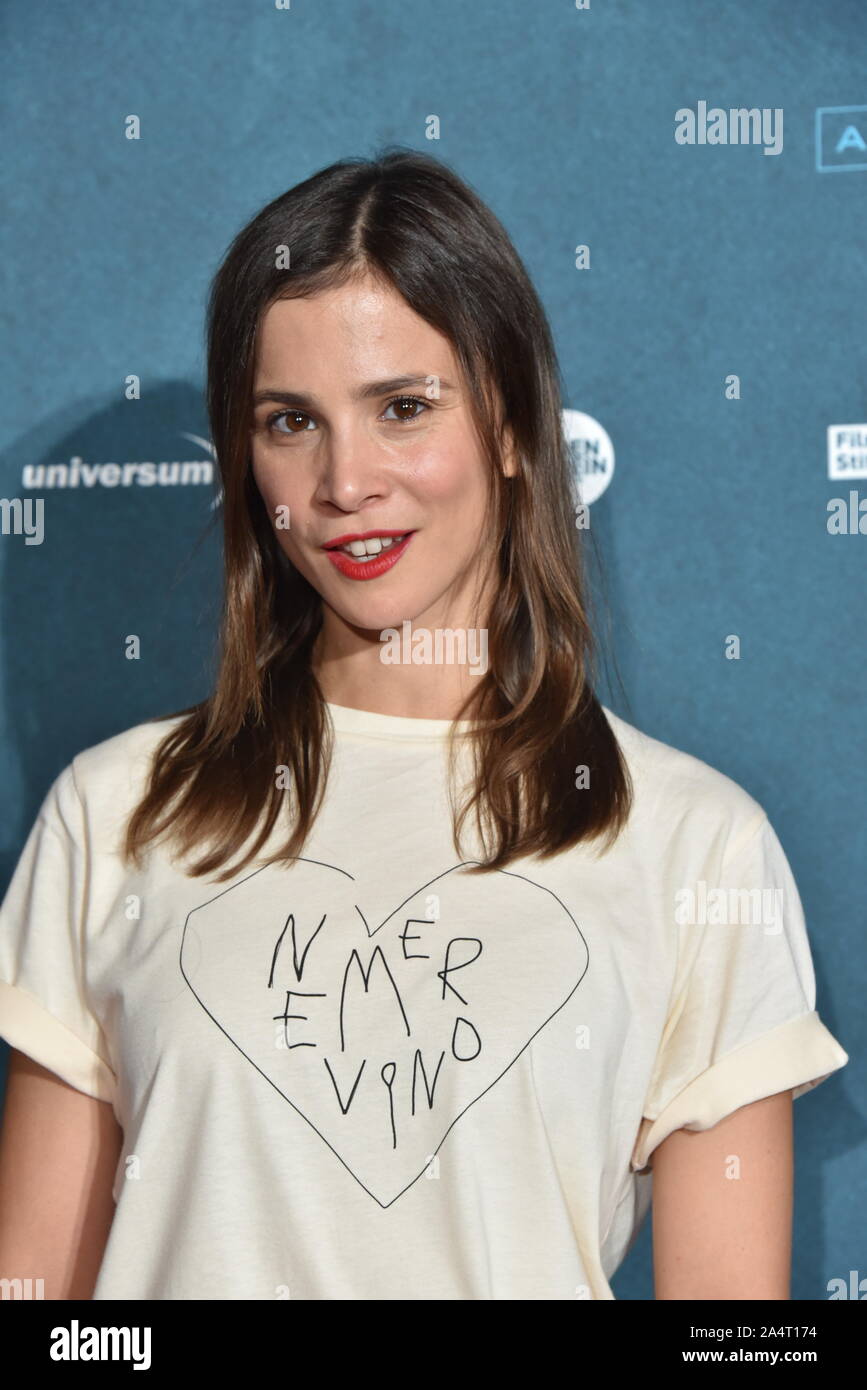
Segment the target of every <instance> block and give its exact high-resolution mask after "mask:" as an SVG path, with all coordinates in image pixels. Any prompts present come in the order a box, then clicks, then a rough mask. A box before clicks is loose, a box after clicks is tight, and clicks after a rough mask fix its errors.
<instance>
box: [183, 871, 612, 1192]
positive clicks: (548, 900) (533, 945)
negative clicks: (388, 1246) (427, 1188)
mask: <svg viewBox="0 0 867 1390" xmlns="http://www.w3.org/2000/svg"><path fill="white" fill-rule="evenodd" d="M470 867H472V861H467V862H466V863H462V864H457V865H455V867H454V868H451V869H448V870H447V871H446V872H445V873H442V874H439V875H438V876H437V877H436V878H434V879H431V880H430V881H429V882H428V883H425V884H424V885H423V886H422V887H420V888H418V889H416V890H415V891H414V892H413V893H412V894H411V895H410V896H409V897H408V898H405V899H404V901H403V902H401V903H400V904H399V906H398V907H396V908H394V910H393V911H392V912H390V913H389V915H388V916H387V917H386V918H385V919H384V920H383V921H382V922H380V924H379V925H378V926H373V925H371V924H370V923H369V922H368V921H367V919H366V917H365V914H364V911H363V905H362V904H359V903H358V901H357V898H358V889H357V884H356V882H355V880H354V878H353V877H352V875H351V874H349V873H347V872H346V871H345V870H344V869H339V868H336V867H334V866H332V865H329V864H323V863H319V862H317V861H315V860H310V859H297V860H296V861H295V862H294V863H293V864H292V865H291V867H290V868H288V869H287V868H286V866H285V864H284V865H279V864H269V865H265V866H264V867H263V868H261V869H257V870H255V872H254V873H252V874H250V875H248V876H247V877H246V878H244V879H242V880H241V881H240V882H239V883H237V884H234V885H232V886H230V887H229V888H225V889H223V891H222V892H220V893H218V894H217V895H216V896H215V897H214V898H211V899H210V900H209V901H208V902H206V903H203V904H202V905H201V906H200V907H196V908H194V909H193V911H192V912H191V913H190V914H189V916H188V917H187V920H186V922H185V923H184V932H183V938H182V941H181V951H180V967H181V972H182V974H183V976H184V979H185V980H186V982H187V984H188V985H189V987H190V989H191V990H192V992H193V994H194V995H195V997H196V998H197V999H198V1001H199V1003H200V1004H201V1006H202V1008H203V1009H204V1010H205V1012H206V1013H207V1014H208V1015H209V1016H210V1017H211V1019H212V1020H213V1021H214V1023H215V1024H216V1025H217V1027H218V1028H219V1029H220V1030H221V1031H222V1032H223V1033H224V1034H225V1036H226V1037H227V1038H228V1039H229V1040H230V1041H231V1042H232V1043H233V1044H234V1045H235V1047H236V1048H238V1050H239V1051H240V1052H241V1053H242V1054H243V1056H244V1057H246V1059H247V1061H248V1062H250V1063H251V1064H252V1065H253V1066H254V1067H255V1068H256V1070H257V1071H259V1072H260V1073H261V1075H262V1076H263V1077H264V1078H265V1079H266V1080H267V1081H269V1082H270V1083H271V1085H272V1086H273V1087H274V1089H275V1090H276V1091H277V1092H279V1094H280V1095H281V1096H282V1097H283V1098H284V1100H286V1101H288V1103H289V1104H290V1105H291V1106H292V1107H293V1109H294V1110H295V1111H297V1113H298V1114H299V1115H300V1116H301V1117H302V1118H303V1119H304V1120H306V1121H307V1123H308V1124H309V1125H311V1126H312V1127H313V1129H314V1130H315V1131H316V1132H317V1134H318V1135H319V1136H320V1138H321V1139H322V1140H323V1141H324V1142H325V1143H326V1144H327V1145H328V1147H329V1148H330V1149H331V1150H332V1152H333V1153H334V1155H335V1156H336V1157H337V1158H338V1159H339V1160H340V1161H341V1163H343V1165H344V1167H345V1168H346V1169H347V1170H348V1171H349V1172H350V1173H351V1174H352V1176H353V1177H354V1178H355V1179H356V1181H357V1182H359V1183H360V1184H361V1186H362V1187H363V1188H364V1189H365V1191H366V1192H367V1193H369V1195H370V1196H371V1197H373V1198H374V1200H375V1201H377V1202H378V1203H379V1204H380V1205H381V1206H382V1207H388V1206H390V1205H391V1203H392V1202H394V1201H395V1200H396V1199H397V1198H398V1197H400V1196H401V1195H402V1194H403V1193H404V1192H406V1190H407V1189H408V1188H409V1187H411V1186H412V1184H413V1183H414V1182H416V1181H417V1180H418V1178H420V1177H421V1175H422V1174H423V1173H424V1172H425V1170H426V1169H427V1168H428V1165H429V1164H430V1162H431V1159H432V1158H433V1156H434V1155H435V1154H436V1153H438V1151H439V1150H440V1148H441V1147H442V1145H443V1142H444V1140H445V1138H446V1136H447V1135H448V1134H449V1132H450V1131H451V1129H452V1128H453V1126H454V1125H455V1124H456V1123H457V1121H458V1120H459V1119H460V1118H461V1116H462V1115H465V1114H466V1112H467V1110H469V1108H470V1107H471V1106H473V1105H475V1104H476V1103H477V1102H479V1101H481V1100H482V1097H483V1096H484V1095H485V1094H486V1092H488V1091H490V1089H491V1087H492V1086H494V1085H495V1084H496V1083H497V1082H498V1081H499V1080H501V1078H502V1077H503V1076H504V1075H505V1074H506V1072H507V1071H508V1070H509V1068H510V1067H511V1066H512V1065H513V1064H514V1062H515V1061H516V1060H517V1058H518V1057H519V1056H520V1055H521V1053H522V1052H523V1051H524V1050H525V1048H527V1047H528V1046H529V1044H530V1043H531V1042H532V1040H533V1039H534V1038H535V1037H536V1035H537V1034H538V1033H539V1032H540V1031H541V1030H542V1029H543V1028H544V1027H545V1025H546V1024H547V1023H549V1022H550V1020H551V1019H552V1018H553V1017H554V1015H555V1014H556V1013H558V1012H559V1010H560V1009H562V1008H563V1005H564V1004H565V1003H566V1002H567V1000H568V999H569V998H570V997H571V996H572V995H573V994H574V993H575V990H576V989H577V988H578V986H579V984H580V983H581V980H582V979H583V976H584V974H585V971H586V970H587V965H588V961H589V956H588V951H587V944H586V942H585V940H584V937H583V936H582V934H581V931H580V929H579V927H578V924H577V923H576V922H575V920H574V918H573V917H572V916H571V914H570V913H569V912H568V910H567V909H566V908H565V907H564V905H563V903H562V902H561V901H560V899H559V898H558V897H557V896H556V895H555V894H554V893H552V892H551V891H550V889H548V888H543V887H541V886H540V885H539V884H537V883H533V882H532V881H531V880H530V879H528V878H525V877H524V876H523V875H521V874H515V873H511V872H509V871H507V870H495V871H488V872H486V873H483V874H480V875H474V874H471V873H468V872H467V870H468V869H469V868H470ZM564 1061H565V1059H564Z"/></svg>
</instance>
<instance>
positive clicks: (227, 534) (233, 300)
mask: <svg viewBox="0 0 867 1390" xmlns="http://www.w3.org/2000/svg"><path fill="white" fill-rule="evenodd" d="M286 248H289V252H290V267H289V268H283V263H284V260H285V249H286ZM360 274H369V275H373V276H375V277H377V278H379V279H380V280H381V281H382V282H384V283H386V284H389V285H391V286H393V287H394V289H396V290H397V292H398V293H399V294H400V295H402V296H403V299H404V300H405V301H406V303H407V304H408V305H409V306H410V307H411V308H412V309H413V310H414V311H415V313H417V314H418V315H419V316H420V317H421V318H423V319H424V320H426V321H427V322H428V323H429V324H431V325H433V327H434V328H436V329H437V330H438V331H439V332H440V333H442V334H443V335H444V336H445V337H446V338H447V339H448V340H449V342H450V343H451V345H452V348H453V350H454V352H455V355H456V357H457V359H458V361H459V365H460V368H461V370H462V372H463V375H464V381H465V385H466V388H467V394H468V398H469V401H470V403H471V409H472V411H473V418H474V420H475V423H476V427H477V429H478V433H479V439H480V441H481V445H482V447H483V449H484V453H485V456H486V459H487V462H488V465H489V467H490V473H491V489H492V494H491V495H492V497H493V499H494V506H493V512H494V515H493V517H492V519H491V520H492V525H493V527H494V532H493V537H494V539H493V543H492V554H493V557H494V563H495V565H496V567H497V574H496V583H495V585H494V593H495V597H494V599H493V602H492V607H491V611H490V613H489V615H488V617H487V629H488V669H487V672H486V673H485V674H484V675H481V676H478V677H476V678H475V680H474V688H473V690H472V692H471V694H470V695H469V696H468V698H467V700H466V701H465V703H464V705H463V706H462V707H461V710H460V711H459V713H458V718H460V719H462V720H468V721H471V727H470V732H469V734H468V735H467V737H466V738H462V739H461V740H460V742H461V744H462V745H463V746H467V739H468V740H469V748H470V751H471V754H472V762H471V767H472V776H471V777H470V778H469V779H468V780H467V783H466V787H465V794H464V795H463V799H462V802H461V801H460V798H458V797H457V796H456V793H455V788H454V786H453V784H452V783H451V782H450V789H451V790H450V794H451V796H452V802H451V804H452V810H453V837H454V844H455V848H456V850H457V852H458V854H459V855H461V852H462V851H461V847H460V835H461V831H462V828H463V826H464V823H465V821H466V818H467V817H468V816H469V815H473V816H474V819H475V824H476V826H477V828H478V831H479V835H480V837H481V843H482V844H483V846H484V856H483V857H482V858H481V859H480V860H479V861H478V862H479V868H478V869H477V870H475V871H476V872H484V871H485V870H489V869H499V868H502V867H503V866H505V865H506V864H508V863H510V862H512V861H513V860H514V859H516V858H518V857H521V856H527V855H539V856H540V857H543V858H544V857H548V856H550V855H553V854H556V853H558V852H559V851H561V850H564V849H567V848H569V847H570V846H573V845H577V844H578V843H579V842H581V841H590V840H596V839H599V838H600V837H604V841H605V844H604V847H605V849H607V848H608V847H610V845H611V843H613V841H614V839H616V837H617V835H618V834H619V832H620V830H621V829H622V828H623V826H624V825H625V823H626V820H627V818H628V814H629V809H630V806H631V802H632V786H631V783H630V778H629V772H628V767H627V764H626V761H625V759H624V757H623V755H622V752H621V750H620V747H619V745H618V742H617V739H616V738H615V736H614V733H613V731H612V728H611V726H610V724H609V722H608V720H607V718H606V716H605V712H604V710H603V708H602V705H601V704H600V702H599V700H598V699H597V697H596V695H595V694H594V690H593V684H594V682H595V649H594V641H593V635H592V632H591V625H590V621H589V617H588V598H587V593H586V591H587V588H588V586H587V582H586V575H585V556H584V553H583V549H584V547H583V544H582V541H581V536H582V530H581V529H580V528H579V526H578V525H577V524H576V515H577V509H578V507H579V505H580V497H579V496H578V493H577V490H576V485H575V480H574V470H573V468H572V465H571V461H570V457H569V450H568V445H567V443H566V440H565V437H564V434H563V428H562V416H561V409H562V406H561V400H562V391H561V382H560V376H559V367H558V363H557V359H556V354H555V352H554V347H553V343H552V339H551V333H550V329H549V326H548V323H547V320H546V317H545V313H544V310H543V308H542V306H541V303H540V301H539V299H538V297H537V295H536V292H535V290H534V288H533V286H532V284H531V282H530V279H529V276H528V274H527V272H526V270H525V268H524V266H523V264H522V262H521V260H520V259H519V257H518V255H517V252H516V251H515V249H514V247H513V245H512V243H511V241H510V239H509V237H508V235H507V233H506V231H505V229H504V228H503V226H502V225H501V224H500V222H499V221H498V220H497V218H496V217H495V216H494V215H493V213H492V212H491V211H490V209H489V208H487V207H486V206H485V204H484V203H483V202H482V200H481V199H480V198H479V197H478V195H477V194H476V193H475V192H474V191H473V190H472V189H471V188H470V187H469V186H468V185H467V184H466V183H464V182H463V181H462V180H461V179H460V178H459V177H458V176H457V175H456V174H455V173H454V172H453V171H452V170H451V169H449V168H448V167H447V166H446V165H444V164H442V163H441V162H440V161H439V160H437V159H435V158H433V157H431V156H429V155H426V154H421V153H417V152H415V151H412V150H406V149H402V148H399V147H398V148H395V147H389V148H387V149H386V150H385V151H384V152H382V153H380V155H379V157H377V158H374V159H370V160H368V159H361V158H350V159H344V160H341V161H339V162H338V163H336V164H332V165H330V166H329V167H328V168H326V169H322V170H320V171H319V172H318V173H316V174H314V175H313V176H312V177H310V178H308V179H306V180H305V181H304V182H302V183H300V184H298V185H297V186H296V187H294V188H291V189H290V190H289V191H288V192H287V193H284V194H282V195H281V196H280V197H278V198H275V199H274V201H273V202H271V203H269V204H268V205H267V206H266V207H264V208H263V209H262V210H261V211H260V212H259V213H258V214H257V215H256V216H255V217H254V218H253V220H252V221H251V222H249V224H248V225H247V226H245V227H244V228H243V229H242V231H241V232H239V233H238V235H237V236H236V237H235V239H234V241H233V242H232V244H231V246H230V247H229V250H228V252H227V253H226V255H225V257H224V259H223V261H222V263H221V265H220V267H219V269H218V271H217V273H216V275H215V277H214V280H213V282H212V285H211V290H210V295H209V301H208V312H207V402H208V414H209V419H210V427H211V437H212V441H213V445H214V449H215V453H216V458H217V461H218V466H219V473H220V479H221V483H222V515H223V528H224V538H223V539H224V545H223V550H224V564H225V575H224V595H223V611H222V621H221V630H220V651H219V665H218V673H217V677H216V681H215V684H214V689H213V691H212V693H211V694H210V695H209V697H208V698H207V699H205V700H203V701H201V702H200V703H199V704H197V705H193V706H191V707H189V708H187V709H184V710H180V711H178V712H177V713H176V714H175V715H173V716H158V718H167V717H168V718H172V719H174V720H177V721H178V722H176V723H174V724H173V726H172V728H171V729H170V730H169V731H168V733H167V734H166V735H165V737H164V738H163V739H162V740H161V741H160V743H159V745H158V746H157V748H156V750H155V754H154V757H153V761H152V764H151V769H150V775H149V781H148V784H147V787H146V789H145V792H144V795H143V798H142V800H141V801H140V803H139V804H138V806H137V807H136V808H135V810H134V811H133V813H132V815H131V817H130V819H129V821H128V824H127V829H126V841H125V851H126V855H127V858H128V859H131V860H132V861H133V862H134V863H136V864H140V863H141V859H142V856H143V852H144V850H145V847H146V846H147V845H148V844H149V843H150V842H151V841H153V840H155V839H157V838H158V837H159V836H162V835H164V834H168V835H169V836H170V838H171V839H172V841H173V843H174V844H175V846H176V847H177V848H178V849H179V850H180V852H181V854H182V855H189V854H190V852H192V851H196V850H202V851H203V852H202V853H201V854H200V857H199V858H198V859H197V860H196V861H195V862H193V863H192V864H191V865H189V867H188V869H187V872H189V873H191V874H194V875H209V876H215V877H216V878H217V879H218V881H223V880H225V879H227V878H229V877H231V876H232V875H234V874H237V873H238V872H240V871H241V870H242V869H243V868H244V867H245V866H246V865H247V864H249V863H250V861H251V860H252V859H253V858H255V857H256V856H257V855H258V854H259V851H260V850H261V848H262V846H263V845H264V844H265V842H266V840H268V838H269V837H270V836H271V834H272V832H273V831H274V829H275V826H278V825H280V826H281V827H282V826H283V825H285V830H286V835H285V838H284V839H283V840H282V841H281V842H280V844H279V846H278V848H277V850H276V851H275V852H273V853H271V854H269V855H268V856H267V858H266V861H265V862H267V863H271V862H274V861H275V860H286V861H289V860H291V859H293V858H296V857H297V856H298V855H299V853H300V851H301V849H302V847H303V845H304V843H305V841H306V839H307V836H308V834H309V832H310V830H311V827H312V825H313V822H314V820H315V818H316V816H317V814H318V811H319V809H320V807H321V803H322V797H323V793H324V790H325V784H326V779H327V776H328V770H329V766H330V762H331V756H332V751H333V737H334V730H333V726H332V723H331V719H330V716H329V713H328V707H327V703H326V701H325V699H324V697H323V694H322V691H321V688H320V686H319V683H318V681H317V679H316V676H315V674H314V670H313V662H312V656H313V646H314V643H315V641H316V637H317V634H318V633H319V630H320V625H321V608H322V601H321V598H320V596H319V594H318V593H317V591H316V590H315V589H314V588H313V587H312V586H311V585H310V584H309V583H308V581H307V580H306V579H305V578H304V577H303V576H302V575H301V574H300V573H299V572H298V571H297V570H296V569H295V567H294V566H293V565H292V563H291V561H290V560H289V559H288V557H287V555H286V554H285V552H284V551H283V550H282V548H281V546H280V545H279V543H278V541H277V538H276V536H275V533H274V528H273V525H272V523H271V521H270V519H269V516H268V513H267V510H266V508H265V505H264V503H263V500H262V497H261V495H260V493H259V490H258V488H257V486H256V484H255V481H254V478H253V473H252V468H251V452H250V438H251V429H252V419H253V414H252V392H253V375H254V366H255V347H256V335H257V330H258V327H259V324H260V322H261V319H262V316H263V314H264V313H265V311H266V310H267V309H268V307H269V306H270V305H271V304H272V303H274V302H275V301H276V300H279V299H283V298H296V297H300V296H309V295H314V294H316V293H318V292H319V291H321V290H324V289H330V288H333V287H336V286H340V285H342V284H345V283H346V282H347V281H348V280H349V279H350V278H351V277H353V276H356V275H360ZM504 422H505V424H506V425H508V427H509V429H510V431H511V434H512V438H513V440H514V442H515V445H516V449H517V454H518V457H519V459H520V465H519V470H518V473H517V476H512V477H504V475H503V470H502V464H501V459H502V453H501V445H502V438H503V435H502V427H503V423H504ZM456 743H457V740H455V739H454V738H452V739H450V740H449V744H448V746H449V751H450V764H449V765H450V769H451V772H453V770H454V766H455V763H454V754H455V748H456ZM579 766H582V767H586V768H587V769H588V771H589V777H588V779H587V784H586V785H584V786H582V787H581V788H580V789H579V787H578V785H577V782H576V775H575V774H576V770H577V768H578V767H579ZM278 774H279V775H278ZM281 818H282V819H281ZM238 856H240V857H238ZM475 857H476V858H477V859H478V855H476V856H475ZM233 859H234V862H230V861H232V860H233ZM217 871H220V872H219V873H218V872H217Z"/></svg>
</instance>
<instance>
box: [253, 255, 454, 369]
mask: <svg viewBox="0 0 867 1390" xmlns="http://www.w3.org/2000/svg"><path fill="white" fill-rule="evenodd" d="M409 359H412V365H413V370H416V369H418V368H419V367H421V368H422V369H423V370H424V371H426V372H429V373H434V374H440V375H443V376H447V375H448V374H449V373H450V372H451V371H454V361H455V359H454V355H453V352H452V348H451V344H450V343H449V341H448V339H447V338H445V337H444V336H443V334H441V333H440V332H439V331H438V330H437V329H436V328H434V327H433V326H432V325H431V324H429V323H427V322H426V321H425V320H424V319H423V318H421V317H420V316H419V315H418V314H417V313H416V312H415V310H414V309H411V308H410V306H409V305H408V304H407V302H406V300H405V299H404V298H403V296H402V295H400V294H399V293H398V292H397V290H395V289H394V287H393V286H391V285H384V284H382V283H381V282H379V281H375V280H373V279H370V278H364V279H362V280H351V281H349V282H347V283H346V284H345V285H341V286H337V287H335V288H332V289H329V290H323V291H321V292H320V293H318V294H314V295H310V296H308V297H305V298H302V299H279V300H277V301H275V303H273V304H271V305H270V306H269V307H268V309H267V310H266V311H265V313H264V315H263V317H262V321H261V323H260V326H259V332H258V335H257V344H256V374H257V377H262V376H266V375H267V376H268V377H269V379H271V377H272V376H274V375H275V374H285V373H286V372H291V373H293V376H297V375H298V374H299V373H302V374H303V376H304V378H305V380H306V381H307V382H308V383H309V382H310V380H311V379H312V377H313V376H314V375H315V376H319V377H336V376H338V375H339V376H341V377H342V378H343V379H344V380H346V379H348V378H350V377H356V378H361V377H365V378H367V377H370V376H371V375H373V374H378V375H383V376H386V375H398V374H399V373H400V372H401V371H402V370H404V368H405V367H406V365H407V362H408V361H409ZM291 384H292V385H297V386H299V387H300V386H301V385H302V384H303V383H302V382H301V381H300V380H298V381H295V380H293V382H292V383H291Z"/></svg>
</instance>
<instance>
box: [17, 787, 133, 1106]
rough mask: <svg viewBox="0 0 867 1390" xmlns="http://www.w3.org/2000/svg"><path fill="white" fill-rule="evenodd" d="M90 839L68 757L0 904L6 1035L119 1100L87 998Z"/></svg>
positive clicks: (45, 1062) (97, 1092) (90, 1088)
mask: <svg viewBox="0 0 867 1390" xmlns="http://www.w3.org/2000/svg"><path fill="white" fill-rule="evenodd" d="M86 850H87V837H86V831H85V822H84V814H83V808H82V805H81V801H80V799H79V797H78V793H77V790H76V787H75V782H74V777H73V773H72V767H71V764H70V766H69V767H67V768H66V769H64V771H63V772H61V773H60V775H59V776H58V777H57V779H56V780H55V782H54V783H53V784H52V786H51V788H50V789H49V791H48V793H47V795H46V797H45V799H44V801H43V803H42V806H41V808H40V810H39V813H38V815H37V817H36V820H35V822H34V824H33V827H32V829H31V830H30V833H29V835H28V837H27V840H26V842H25V844H24V848H23V850H22V851H21V855H20V857H19V859H18V862H17V864H16V866H15V870H14V872H13V875H12V879H11V881H10V883H9V887H8V889H7V891H6V896H5V898H4V899H3V903H2V906H0V1037H3V1038H4V1039H5V1040H6V1042H7V1043H9V1045H10V1047H14V1048H17V1049H18V1050H19V1051H20V1052H24V1053H26V1054H27V1056H28V1057H32V1058H33V1060H34V1061H36V1062H39V1063H40V1064H41V1065H42V1066H44V1067H47V1068H48V1070H49V1071H52V1072H54V1073H55V1074H56V1075H57V1076H59V1077H60V1078H61V1079H62V1080H63V1081H66V1082H68V1084H69V1085H70V1086H74V1087H75V1089H76V1090H78V1091H83V1092H85V1094H87V1095H89V1096H94V1097H96V1098H97V1099H99V1100H106V1101H112V1102H113V1101H114V1098H115V1094H116V1090H115V1088H116V1077H115V1074H114V1071H113V1070H112V1067H111V1064H110V1059H109V1052H108V1048H107V1045H106V1041H105V1037H104V1034H103V1032H102V1029H101V1027H100V1024H99V1022H98V1020H97V1019H96V1018H95V1017H94V1015H93V1013H92V1012H91V1009H90V1006H89V1003H88V991H87V984H86V950H85V941H86V933H85V903H86V895H87V854H86Z"/></svg>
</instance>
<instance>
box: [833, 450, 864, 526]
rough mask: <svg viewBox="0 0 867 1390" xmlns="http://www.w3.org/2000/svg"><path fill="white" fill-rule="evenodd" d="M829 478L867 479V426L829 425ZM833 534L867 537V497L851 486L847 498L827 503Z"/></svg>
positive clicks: (846, 480)
mask: <svg viewBox="0 0 867 1390" xmlns="http://www.w3.org/2000/svg"><path fill="white" fill-rule="evenodd" d="M828 477H829V478H832V479H834V480H835V481H837V482H851V481H852V479H853V478H867V425H829V426H828ZM827 513H828V516H827V522H826V526H827V531H828V534H829V535H831V536H867V497H862V496H861V495H860V493H859V492H858V489H857V488H849V489H848V496H846V497H831V498H830V499H829V501H828V505H827Z"/></svg>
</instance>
